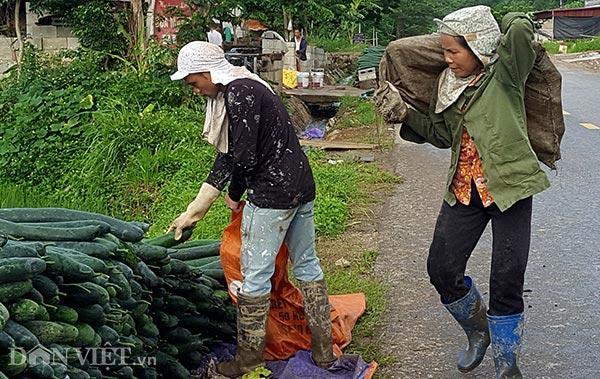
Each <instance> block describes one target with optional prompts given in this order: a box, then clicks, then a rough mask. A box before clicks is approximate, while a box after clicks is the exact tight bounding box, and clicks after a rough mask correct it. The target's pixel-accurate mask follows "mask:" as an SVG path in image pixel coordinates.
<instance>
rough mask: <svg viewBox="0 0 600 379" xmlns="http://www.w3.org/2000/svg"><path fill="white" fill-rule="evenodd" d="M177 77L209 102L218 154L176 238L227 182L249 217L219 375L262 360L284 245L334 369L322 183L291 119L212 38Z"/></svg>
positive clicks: (230, 198) (315, 338)
mask: <svg viewBox="0 0 600 379" xmlns="http://www.w3.org/2000/svg"><path fill="white" fill-rule="evenodd" d="M171 79H173V80H181V79H184V80H185V82H186V83H187V84H188V85H190V86H192V87H193V88H194V93H197V94H201V95H203V96H205V97H206V98H207V104H206V119H205V124H204V132H203V135H204V138H205V139H206V140H207V141H208V142H209V143H211V144H212V145H214V146H215V147H216V148H217V150H218V151H219V153H218V154H217V157H216V159H215V163H214V165H213V167H212V169H211V171H210V173H209V174H208V177H207V179H206V181H205V182H204V183H203V184H202V186H201V187H200V191H199V192H198V195H197V196H196V199H195V200H193V201H192V202H191V203H190V204H189V205H188V207H187V210H186V211H185V212H183V213H182V214H181V215H180V216H179V217H177V218H176V219H175V220H174V221H173V223H172V225H171V227H170V228H169V230H174V231H175V239H176V240H179V239H180V238H181V235H182V232H183V230H184V229H187V228H193V227H194V226H195V225H196V223H197V222H199V221H200V220H202V218H203V217H204V215H205V214H206V212H208V210H209V209H210V207H211V205H212V204H213V203H214V202H215V201H216V199H217V198H218V197H219V195H220V193H221V191H222V190H223V189H224V188H225V186H226V185H227V183H228V182H229V188H228V190H227V194H226V195H225V204H226V205H227V207H228V208H229V209H231V210H232V211H233V212H240V211H242V210H241V209H242V207H241V204H240V199H241V197H242V195H243V194H244V193H246V194H247V197H248V202H247V204H246V205H245V207H243V211H242V212H243V215H242V225H241V236H242V246H241V251H240V263H241V273H242V277H243V282H242V288H241V290H239V291H238V294H237V301H238V303H237V320H238V321H237V323H238V331H237V332H238V333H237V342H238V348H237V353H236V355H235V358H234V360H233V361H231V362H223V363H220V364H219V365H218V366H217V371H218V372H219V373H220V374H222V375H224V376H227V377H230V378H234V377H238V376H241V375H243V374H245V373H247V372H249V371H252V370H253V369H255V368H256V367H259V366H261V365H263V364H264V360H263V353H264V350H265V344H266V328H267V320H268V314H269V306H270V293H271V276H272V275H273V273H274V270H275V259H276V257H277V253H278V252H279V249H280V247H281V245H282V243H284V242H285V244H286V246H287V248H288V250H289V253H290V261H291V263H292V269H293V272H294V276H295V277H296V279H297V280H298V283H299V286H300V291H301V292H302V298H303V306H304V311H305V313H306V319H307V323H308V327H309V330H310V333H311V348H312V358H313V361H314V363H315V364H316V365H317V366H319V367H321V368H325V369H327V368H329V367H331V366H332V365H333V364H334V363H335V362H336V361H337V358H336V356H335V355H334V353H333V342H332V334H331V333H332V332H331V328H332V327H331V306H330V303H329V296H328V293H327V286H326V283H325V279H324V277H323V271H322V270H321V266H320V264H319V258H317V254H316V251H315V228H314V199H315V182H314V179H313V175H312V171H311V168H310V165H309V162H308V159H307V157H306V155H305V154H304V152H303V150H302V147H301V146H300V142H299V141H298V137H297V136H296V133H295V131H294V127H293V125H292V122H291V120H290V116H289V114H288V112H287V110H286V108H285V106H284V104H283V102H282V101H281V99H280V98H279V96H277V95H276V94H275V92H273V89H272V88H271V87H270V86H269V84H268V83H266V82H265V81H264V80H262V79H261V78H260V77H258V75H256V74H253V73H251V72H249V71H248V70H247V69H246V68H245V67H237V66H233V65H231V64H230V63H229V62H227V61H226V60H225V55H224V52H223V50H222V49H220V48H219V47H217V46H216V45H213V44H210V43H207V42H199V41H196V42H191V43H189V44H187V45H185V46H184V47H183V48H182V49H181V51H180V52H179V56H178V58H177V72H176V73H175V74H173V75H172V76H171Z"/></svg>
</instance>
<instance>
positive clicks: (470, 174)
mask: <svg viewBox="0 0 600 379" xmlns="http://www.w3.org/2000/svg"><path fill="white" fill-rule="evenodd" d="M471 181H473V182H475V186H476V187H477V192H478V193H479V197H480V198H481V202H482V203H483V206H484V207H489V206H490V205H492V204H493V203H494V199H492V196H491V195H490V193H489V192H488V190H487V186H486V185H485V182H486V180H485V177H484V175H483V167H482V166H481V159H480V158H479V153H478V152H477V149H476V148H475V143H474V142H473V140H472V139H471V136H470V135H469V132H468V131H467V129H466V128H463V134H462V141H461V143H460V156H459V158H458V166H457V168H456V172H455V173H454V179H453V180H452V192H454V195H455V196H456V200H458V201H460V202H461V203H462V204H464V205H469V203H470V202H471Z"/></svg>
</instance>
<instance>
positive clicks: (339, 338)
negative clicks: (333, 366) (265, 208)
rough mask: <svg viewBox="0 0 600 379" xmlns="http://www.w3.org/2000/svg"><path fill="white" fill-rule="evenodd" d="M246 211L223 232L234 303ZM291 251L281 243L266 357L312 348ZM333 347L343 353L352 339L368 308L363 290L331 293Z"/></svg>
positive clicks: (223, 260) (223, 252)
mask: <svg viewBox="0 0 600 379" xmlns="http://www.w3.org/2000/svg"><path fill="white" fill-rule="evenodd" d="M241 224H242V212H239V213H237V214H232V220H231V224H229V225H228V226H227V227H226V228H225V230H224V231H223V238H222V241H221V252H220V254H221V263H222V264H223V270H224V272H225V279H226V280H227V287H228V289H229V295H230V296H231V298H232V300H233V302H234V303H237V298H236V296H235V294H234V293H233V292H232V290H231V289H232V287H235V283H234V285H233V286H232V285H231V283H232V282H234V281H238V282H241V281H242V273H241V271H240V248H241V245H242V240H241V236H240V227H241ZM288 255H289V254H288V250H287V247H286V246H285V245H283V246H281V249H280V250H279V253H278V254H277V259H276V264H275V273H274V274H273V277H272V278H271V285H272V289H271V308H270V310H269V319H268V323H267V346H266V349H265V355H264V358H265V359H266V360H281V359H288V358H290V357H291V356H293V355H294V354H295V353H296V351H298V350H309V349H310V331H309V330H308V326H307V324H306V320H305V316H304V308H303V307H302V294H301V293H300V290H299V289H298V288H296V287H295V286H294V284H293V283H292V282H291V281H290V279H289V277H288V270H287V263H288ZM329 300H330V302H331V321H332V334H333V344H334V345H333V349H334V352H335V353H336V354H337V355H338V356H339V355H340V354H341V349H343V348H344V347H346V346H347V345H348V344H349V343H350V340H351V339H352V335H351V332H352V328H354V325H355V324H356V321H357V320H358V318H359V317H360V316H361V315H362V314H363V313H364V311H365V308H366V300H365V295H364V294H362V293H356V294H349V295H334V296H330V297H329Z"/></svg>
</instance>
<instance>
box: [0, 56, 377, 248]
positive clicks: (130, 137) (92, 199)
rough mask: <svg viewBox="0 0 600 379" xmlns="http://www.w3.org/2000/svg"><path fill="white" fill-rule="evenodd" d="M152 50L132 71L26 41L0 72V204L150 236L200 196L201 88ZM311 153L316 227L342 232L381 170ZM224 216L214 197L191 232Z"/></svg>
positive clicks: (216, 227) (213, 231) (214, 227)
mask: <svg viewBox="0 0 600 379" xmlns="http://www.w3.org/2000/svg"><path fill="white" fill-rule="evenodd" d="M149 51H151V52H152V53H156V54H157V55H156V56H150V57H148V59H147V61H146V62H145V63H144V70H140V69H138V68H139V67H138V68H135V69H131V68H132V67H131V66H129V65H128V64H122V65H120V66H119V65H117V66H112V69H111V67H109V66H105V65H104V64H103V62H105V58H106V55H105V54H104V55H103V54H100V53H98V54H97V53H93V52H91V51H89V50H85V51H80V52H78V53H76V54H69V59H71V60H72V61H71V62H70V63H67V62H65V61H64V60H63V59H61V58H63V57H60V56H54V57H49V56H47V55H44V54H41V53H39V52H37V51H34V50H31V51H29V52H28V54H27V57H26V61H25V64H24V65H23V68H22V70H21V72H20V73H19V75H17V74H15V75H12V76H11V77H9V78H8V79H5V80H3V81H0V88H1V89H2V93H0V111H2V113H1V114H0V163H2V164H1V165H0V179H1V180H0V183H2V184H1V185H0V206H3V207H23V206H27V207H66V208H73V209H82V210H87V211H92V212H99V213H104V214H108V215H111V216H115V217H119V218H122V219H126V220H139V221H146V222H149V223H151V224H152V227H151V229H150V232H149V234H150V235H157V234H161V233H163V232H164V231H165V230H166V229H167V228H168V227H169V225H170V223H171V222H172V220H173V219H174V218H175V217H177V216H178V215H179V214H180V213H181V212H183V211H184V210H185V209H186V207H187V204H188V203H189V202H190V201H191V200H192V199H193V198H194V197H195V196H196V194H197V192H198V189H199V187H200V186H201V184H202V182H203V181H204V180H205V179H206V177H207V175H208V173H209V171H210V169H211V167H212V164H213V161H214V157H215V153H216V151H215V149H214V147H212V146H210V145H208V143H206V142H205V141H203V140H202V138H201V133H202V126H203V123H204V110H203V108H202V107H203V105H204V101H203V99H202V97H201V96H193V94H192V93H191V91H190V90H189V88H186V87H183V88H182V86H181V83H180V82H172V81H170V80H169V77H168V74H169V73H170V72H171V70H172V68H171V67H169V64H168V63H169V53H168V52H167V53H166V54H165V51H164V50H161V49H156V50H149ZM150 62H155V63H150ZM115 67H116V68H119V69H115ZM353 104H354V103H352V102H350V101H349V100H348V105H346V107H347V108H351V107H352V106H354V105H353ZM358 105H360V106H363V105H362V104H358ZM365 112H366V108H365ZM361 122H362V121H361ZM308 156H309V160H310V162H311V166H312V168H313V172H314V177H315V182H316V186H317V198H316V201H315V204H316V205H315V227H316V231H317V234H318V235H329V236H335V235H339V234H340V233H342V232H343V231H344V229H345V228H346V225H347V223H348V217H349V206H350V204H353V203H356V202H362V201H364V200H365V199H366V198H368V196H367V195H366V194H365V193H364V192H363V190H362V187H364V186H363V183H364V182H365V181H369V182H377V181H380V180H382V179H385V178H386V176H385V175H372V173H371V171H372V170H374V168H373V167H374V166H369V165H366V164H359V163H355V162H351V161H348V162H344V163H339V164H335V165H332V164H330V163H328V159H327V157H326V156H325V153H323V152H322V151H319V150H310V151H309V152H308ZM385 180H387V179H385ZM230 216H231V214H230V211H229V210H228V209H227V208H226V207H225V204H224V202H223V201H222V200H219V201H217V202H216V203H215V204H214V206H213V207H212V209H211V211H210V212H209V214H208V215H207V216H206V218H205V219H204V220H203V222H201V223H199V224H198V226H197V228H196V229H195V234H196V236H201V237H203V238H217V237H219V236H220V235H221V233H222V230H223V228H224V227H225V226H226V225H227V224H228V222H229V219H230Z"/></svg>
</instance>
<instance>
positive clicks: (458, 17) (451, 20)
mask: <svg viewBox="0 0 600 379" xmlns="http://www.w3.org/2000/svg"><path fill="white" fill-rule="evenodd" d="M433 21H435V22H436V23H437V25H438V33H440V34H448V35H451V36H462V37H464V39H465V40H466V41H467V44H468V45H469V48H470V49H471V51H473V53H474V54H475V56H477V58H479V60H480V61H481V63H483V65H484V67H485V66H487V65H490V64H493V63H494V62H495V61H496V59H497V58H498V56H497V55H496V48H497V47H498V44H499V43H500V37H501V33H500V27H499V26H498V23H497V22H496V19H494V16H493V15H492V12H491V10H490V8H489V7H487V6H485V5H477V6H474V7H468V8H462V9H459V10H457V11H455V12H452V13H450V14H448V15H447V16H446V17H444V19H443V20H439V19H437V18H436V19H434V20H433ZM473 79H475V75H471V76H468V77H466V78H461V77H458V76H456V75H455V74H454V72H452V70H450V69H449V68H446V69H445V70H444V71H443V72H442V75H441V77H440V81H439V84H438V100H437V103H436V106H435V113H441V112H443V111H444V110H445V109H446V108H448V107H449V106H450V105H452V104H453V103H454V102H455V101H456V100H458V98H459V97H460V95H461V94H462V93H463V91H464V90H465V88H467V87H468V86H469V84H470V83H471V82H472V81H473Z"/></svg>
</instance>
